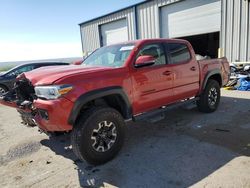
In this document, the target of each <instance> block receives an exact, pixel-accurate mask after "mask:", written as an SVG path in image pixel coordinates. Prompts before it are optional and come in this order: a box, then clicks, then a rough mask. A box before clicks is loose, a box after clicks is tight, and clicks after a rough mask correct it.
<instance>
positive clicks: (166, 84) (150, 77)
mask: <svg viewBox="0 0 250 188" xmlns="http://www.w3.org/2000/svg"><path fill="white" fill-rule="evenodd" d="M141 55H150V56H153V57H154V58H155V59H156V61H155V64H154V65H151V66H146V67H140V68H136V70H135V71H134V73H132V82H133V91H134V92H133V93H134V101H135V102H134V104H133V106H134V109H133V110H134V113H135V114H138V113H141V112H146V111H149V110H152V109H155V108H157V107H161V106H163V105H165V104H168V103H170V102H171V100H172V96H173V90H172V87H173V75H172V70H171V67H169V66H168V64H167V59H166V56H165V50H164V46H163V45H162V44H161V43H156V44H146V45H144V47H142V49H141V50H139V53H138V54H137V58H138V57H139V56H141Z"/></svg>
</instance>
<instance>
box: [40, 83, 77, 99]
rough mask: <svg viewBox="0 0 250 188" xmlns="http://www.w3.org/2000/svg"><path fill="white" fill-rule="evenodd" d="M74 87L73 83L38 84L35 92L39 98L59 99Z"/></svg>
mask: <svg viewBox="0 0 250 188" xmlns="http://www.w3.org/2000/svg"><path fill="white" fill-rule="evenodd" d="M72 89H73V87H72V86H71V85H53V86H37V87H35V92H36V96H37V97H39V98H45V99H57V98H59V97H60V96H62V95H64V94H66V93H68V92H69V91H71V90H72Z"/></svg>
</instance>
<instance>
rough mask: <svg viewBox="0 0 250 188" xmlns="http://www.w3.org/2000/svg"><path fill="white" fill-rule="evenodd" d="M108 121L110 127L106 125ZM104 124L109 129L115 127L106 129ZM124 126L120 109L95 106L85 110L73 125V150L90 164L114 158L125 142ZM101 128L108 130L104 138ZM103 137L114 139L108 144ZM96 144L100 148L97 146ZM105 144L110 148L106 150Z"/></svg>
mask: <svg viewBox="0 0 250 188" xmlns="http://www.w3.org/2000/svg"><path fill="white" fill-rule="evenodd" d="M105 122H106V123H105ZM108 123H109V126H110V128H108V126H106V125H107V124H108ZM104 124H105V126H104ZM110 124H111V125H110ZM100 126H101V128H100ZM102 126H103V127H105V128H107V129H111V128H112V127H113V128H112V130H109V131H108V130H104V128H103V127H102ZM114 127H115V128H114ZM102 128H103V130H102ZM124 128H125V122H124V119H123V117H122V116H121V114H120V113H119V112H118V111H116V110H115V109H113V108H109V107H93V108H91V109H89V110H87V111H85V112H84V113H83V115H82V116H81V117H80V119H79V120H78V121H77V123H76V124H75V125H74V127H73V130H72V132H71V143H72V149H73V152H74V153H75V155H76V156H77V157H78V158H79V159H80V160H82V161H84V160H85V161H87V162H88V163H90V164H93V165H100V164H103V163H106V162H108V161H110V160H111V159H113V158H114V157H115V156H116V155H117V154H118V152H119V151H120V149H121V147H122V145H123V142H124V134H125V130H124ZM101 130H102V131H103V132H105V131H107V132H108V133H107V134H106V135H107V136H106V138H102V137H103V134H102V133H99V132H100V131H101ZM102 131H101V132H102ZM110 133H111V134H112V135H110ZM108 135H109V136H108ZM114 135H115V136H114ZM102 139H107V140H108V141H111V140H112V139H113V140H112V143H111V142H109V143H108V144H107V142H108V141H107V140H105V141H104V140H102ZM100 140H101V141H100ZM106 141H107V142H106ZM104 143H105V144H104ZM98 144H99V145H98ZM110 144H112V145H111V146H110ZM96 145H97V146H98V148H96V147H97V146H96ZM104 145H105V146H106V149H108V148H109V147H110V148H109V149H108V150H106V151H105V147H104ZM99 147H100V148H99ZM107 147H108V148H107ZM100 150H102V151H100Z"/></svg>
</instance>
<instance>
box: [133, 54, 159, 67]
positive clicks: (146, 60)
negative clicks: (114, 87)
mask: <svg viewBox="0 0 250 188" xmlns="http://www.w3.org/2000/svg"><path fill="white" fill-rule="evenodd" d="M155 60H156V59H155V58H154V57H153V56H151V55H143V56H139V57H138V58H137V60H136V62H135V67H137V68H138V67H145V66H150V65H153V64H155Z"/></svg>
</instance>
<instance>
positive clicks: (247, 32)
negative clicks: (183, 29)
mask: <svg viewBox="0 0 250 188" xmlns="http://www.w3.org/2000/svg"><path fill="white" fill-rule="evenodd" d="M249 4H250V2H249V0H222V28H221V44H220V46H221V48H222V50H223V52H224V56H226V57H227V58H228V60H229V61H230V62H235V61H241V62H245V61H250V23H249V22H250V11H249V8H250V5H249Z"/></svg>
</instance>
